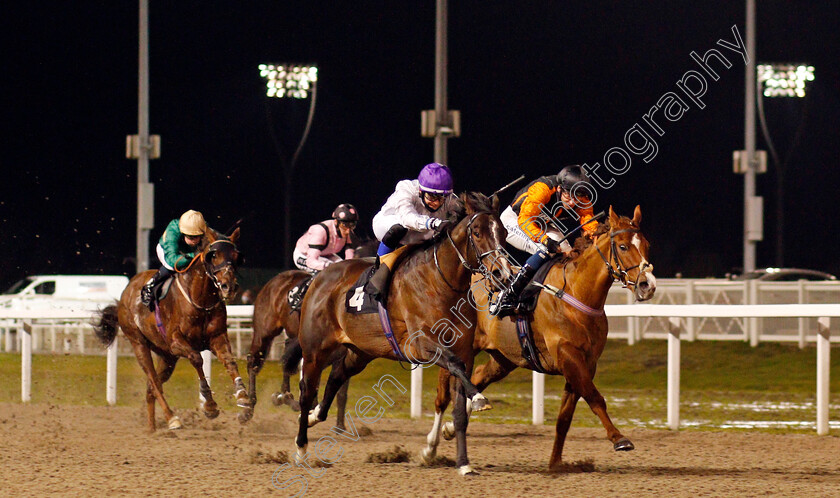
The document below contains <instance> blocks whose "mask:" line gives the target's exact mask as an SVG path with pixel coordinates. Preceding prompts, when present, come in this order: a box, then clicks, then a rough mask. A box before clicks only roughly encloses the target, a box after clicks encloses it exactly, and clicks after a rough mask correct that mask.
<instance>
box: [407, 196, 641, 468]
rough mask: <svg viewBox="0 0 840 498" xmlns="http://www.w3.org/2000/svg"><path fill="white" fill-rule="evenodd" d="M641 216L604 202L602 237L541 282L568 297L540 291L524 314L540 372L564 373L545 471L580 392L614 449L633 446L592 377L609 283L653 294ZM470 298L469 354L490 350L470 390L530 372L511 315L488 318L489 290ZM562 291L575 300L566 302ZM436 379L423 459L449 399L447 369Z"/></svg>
mask: <svg viewBox="0 0 840 498" xmlns="http://www.w3.org/2000/svg"><path fill="white" fill-rule="evenodd" d="M641 221H642V211H641V209H640V208H639V207H638V206H636V210H635V212H634V215H633V219H632V220H631V219H629V218H626V217H619V216H617V215H616V214H615V213H614V212H613V210H612V207H610V216H609V224H608V225H607V224H606V223H605V224H603V225H602V226H601V227H599V232H600V235H599V236H598V237H597V239H596V240H595V243H594V244H591V245H590V246H589V247H588V248H586V249H584V250H583V252H582V253H581V254H580V255H579V256H577V257H576V258H574V259H571V260H569V261H568V262H566V264H559V263H558V264H556V265H554V266H553V267H552V268H551V270H550V271H549V272H548V275H547V276H546V278H545V282H544V283H545V284H546V286H548V287H550V288H553V289H560V290H563V291H565V294H566V295H567V298H566V300H561V299H560V298H558V296H557V295H556V294H553V293H552V292H551V291H550V290H549V291H546V290H544V291H543V295H542V296H541V297H540V299H539V300H538V301H537V307H536V309H535V310H534V312H533V314H531V316H529V317H528V320H529V322H530V325H531V330H532V334H533V342H534V346H535V349H536V350H537V355H538V359H539V361H540V364H541V366H542V368H543V369H544V370H545V373H547V374H550V375H562V376H564V377H565V378H566V386H565V390H564V392H563V398H562V401H561V404H560V412H559V413H558V415H557V426H556V436H555V439H554V450H553V451H552V453H551V458H550V459H549V463H548V465H549V468H550V469H557V468H558V467H559V466H560V463H561V460H562V455H563V444H564V442H565V440H566V434H567V433H568V431H569V426H570V425H571V423H572V416H573V415H574V412H575V406H576V405H577V402H578V399H580V398H581V397H582V398H583V399H585V400H586V402H587V404H588V405H589V407H590V408H591V409H592V411H593V412H594V413H595V415H597V416H598V418H599V419H600V420H601V423H602V424H603V426H604V428H605V429H606V431H607V438H608V439H609V440H610V441H611V442H612V443H613V447H614V449H615V450H616V451H629V450H632V449H633V448H634V446H633V443H632V442H630V440H629V439H627V438H626V437H624V436H623V435H622V434H621V432H619V430H618V429H617V428H616V427H615V426H614V425H613V423H612V421H611V420H610V417H609V415H608V414H607V405H606V402H605V401H604V397H603V396H601V393H600V392H598V389H597V388H596V387H595V384H594V382H593V378H594V377H595V369H596V365H597V363H598V358H599V357H600V356H601V353H602V352H603V350H604V346H605V345H606V342H607V332H608V324H607V317H606V315H605V314H604V312H603V309H604V303H605V302H606V299H607V293H608V291H609V289H610V286H611V285H612V284H613V282H614V281H615V280H618V281H620V282H621V283H622V285H624V287H626V288H628V289H629V290H631V291H632V292H633V293H634V294H635V296H636V299H637V300H639V301H646V300H648V299H650V298H652V297H653V294H654V292H655V290H656V278H655V277H654V275H653V265H651V264H650V263H649V262H648V247H649V245H648V241H647V239H646V238H645V236H644V234H642V232H641V230H640V228H639V226H640V223H641ZM473 289H474V290H476V289H478V287H476V286H474V287H473ZM473 296H474V297H475V303H476V307H477V308H478V321H477V323H476V330H475V342H474V347H475V351H476V353H477V352H479V351H487V353H489V355H490V361H489V362H487V363H486V364H484V365H480V366H478V367H476V369H475V372H474V373H473V376H472V382H473V383H474V384H475V386H476V388H477V389H478V390H479V391H484V389H485V388H486V387H487V386H489V385H490V384H492V383H494V382H498V381H499V380H501V379H503V378H504V377H505V376H507V374H509V373H510V372H511V371H513V370H514V369H516V368H518V367H521V368H528V369H531V370H535V366H534V364H533V363H532V362H531V361H529V360H528V359H526V358H523V354H522V346H521V345H520V342H519V338H518V334H517V327H516V323H515V317H507V318H503V319H501V320H500V319H498V318H496V317H493V316H490V314H489V313H488V312H487V294H486V293H482V292H481V291H479V292H476V293H474V294H473ZM568 296H571V297H572V298H574V299H576V301H577V302H575V300H569V299H568ZM581 305H582V306H581ZM439 381H440V382H439V385H438V394H437V399H436V400H435V411H436V413H435V422H434V426H433V427H432V431H431V432H430V433H429V435H428V438H427V442H428V446H427V447H426V449H425V450H423V457H424V459H429V458H431V457H433V456H434V455H435V452H436V450H437V445H438V443H439V441H440V430H441V420H442V416H443V412H444V411H445V410H446V407H447V405H448V404H449V401H450V394H449V381H450V378H449V374H448V372H446V371H445V370H443V369H441V372H440V376H439ZM451 434H452V426H451V422H448V423H447V424H445V427H444V437H446V438H447V439H451Z"/></svg>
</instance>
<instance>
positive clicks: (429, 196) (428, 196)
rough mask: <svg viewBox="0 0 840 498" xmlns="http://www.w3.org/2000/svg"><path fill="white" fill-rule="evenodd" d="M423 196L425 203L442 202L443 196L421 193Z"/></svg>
mask: <svg viewBox="0 0 840 498" xmlns="http://www.w3.org/2000/svg"><path fill="white" fill-rule="evenodd" d="M423 196H424V197H425V199H426V202H443V199H444V197H445V196H444V195H443V194H432V193H430V192H423Z"/></svg>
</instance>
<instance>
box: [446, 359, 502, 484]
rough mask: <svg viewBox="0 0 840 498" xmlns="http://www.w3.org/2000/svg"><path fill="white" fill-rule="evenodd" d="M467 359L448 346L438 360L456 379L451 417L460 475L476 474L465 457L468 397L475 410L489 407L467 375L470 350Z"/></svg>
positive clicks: (470, 365) (469, 368) (456, 461)
mask: <svg viewBox="0 0 840 498" xmlns="http://www.w3.org/2000/svg"><path fill="white" fill-rule="evenodd" d="M467 360H468V361H464V360H463V359H461V358H459V357H458V356H457V355H456V354H455V353H453V352H452V351H450V350H449V349H448V348H443V355H442V360H439V361H443V362H444V363H445V365H446V369H447V370H449V372H450V373H451V374H452V375H453V376H455V378H457V379H458V383H457V388H456V390H455V404H454V405H453V406H452V417H453V419H454V422H455V442H456V445H457V456H456V458H455V465H456V466H457V467H458V473H459V474H460V475H462V476H467V475H477V473H476V472H475V471H474V470H473V469H472V467H470V461H469V458H468V457H467V425H469V417H468V416H467V400H468V399H469V401H470V402H471V404H472V408H473V409H474V410H476V411H482V410H488V409H490V404H489V403H488V402H487V398H485V397H484V396H482V394H481V393H480V392H478V389H476V387H475V386H474V385H473V384H472V382H470V379H469V377H468V375H467V372H472V361H473V356H472V352H470V356H469V358H468V359H467Z"/></svg>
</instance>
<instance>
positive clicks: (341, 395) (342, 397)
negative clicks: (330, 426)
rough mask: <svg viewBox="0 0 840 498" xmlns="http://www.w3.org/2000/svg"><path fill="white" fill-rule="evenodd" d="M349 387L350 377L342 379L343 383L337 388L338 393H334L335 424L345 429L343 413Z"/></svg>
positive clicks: (345, 407) (345, 409)
mask: <svg viewBox="0 0 840 498" xmlns="http://www.w3.org/2000/svg"><path fill="white" fill-rule="evenodd" d="M348 389H350V379H347V380H346V381H344V384H342V385H341V387H340V388H339V389H338V393H336V395H335V401H336V415H335V426H336V428H338V429H341V430H345V429H346V427H344V414H345V413H346V412H347V391H348Z"/></svg>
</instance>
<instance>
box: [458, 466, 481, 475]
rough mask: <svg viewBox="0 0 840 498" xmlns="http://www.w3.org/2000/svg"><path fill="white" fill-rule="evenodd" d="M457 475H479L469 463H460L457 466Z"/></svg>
mask: <svg viewBox="0 0 840 498" xmlns="http://www.w3.org/2000/svg"><path fill="white" fill-rule="evenodd" d="M458 475H461V476H477V475H480V474H479V473H478V472H476V471H474V470H473V469H472V467H470V466H469V465H461V466H460V467H458Z"/></svg>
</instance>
